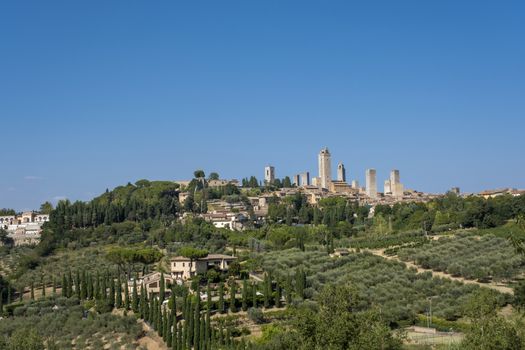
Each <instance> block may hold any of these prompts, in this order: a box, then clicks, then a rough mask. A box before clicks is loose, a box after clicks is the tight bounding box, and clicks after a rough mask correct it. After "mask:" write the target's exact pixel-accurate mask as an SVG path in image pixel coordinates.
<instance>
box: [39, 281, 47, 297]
mask: <svg viewBox="0 0 525 350" xmlns="http://www.w3.org/2000/svg"><path fill="white" fill-rule="evenodd" d="M40 285H41V286H42V298H45V297H46V283H45V282H44V275H41V276H40Z"/></svg>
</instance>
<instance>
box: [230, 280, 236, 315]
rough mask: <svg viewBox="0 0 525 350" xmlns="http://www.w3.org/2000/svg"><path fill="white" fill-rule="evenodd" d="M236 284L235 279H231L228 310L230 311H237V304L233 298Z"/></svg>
mask: <svg viewBox="0 0 525 350" xmlns="http://www.w3.org/2000/svg"><path fill="white" fill-rule="evenodd" d="M235 287H236V284H235V280H233V281H232V285H231V287H230V311H231V312H237V306H236V305H235V302H236V299H235V293H236V290H235V289H236V288H235Z"/></svg>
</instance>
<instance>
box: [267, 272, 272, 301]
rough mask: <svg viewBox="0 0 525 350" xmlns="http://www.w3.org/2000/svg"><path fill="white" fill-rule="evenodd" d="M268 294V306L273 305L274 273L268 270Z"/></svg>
mask: <svg viewBox="0 0 525 350" xmlns="http://www.w3.org/2000/svg"><path fill="white" fill-rule="evenodd" d="M265 294H268V307H271V306H272V305H273V288H272V275H271V274H270V273H269V272H268V274H267V279H266V292H265Z"/></svg>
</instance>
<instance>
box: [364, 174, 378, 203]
mask: <svg viewBox="0 0 525 350" xmlns="http://www.w3.org/2000/svg"><path fill="white" fill-rule="evenodd" d="M366 195H367V196H368V197H370V198H377V182H376V170H375V169H367V170H366Z"/></svg>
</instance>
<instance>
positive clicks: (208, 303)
mask: <svg viewBox="0 0 525 350" xmlns="http://www.w3.org/2000/svg"><path fill="white" fill-rule="evenodd" d="M211 303H212V300H211V287H210V282H209V281H208V285H207V286H206V308H207V309H208V312H209V311H211Z"/></svg>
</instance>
